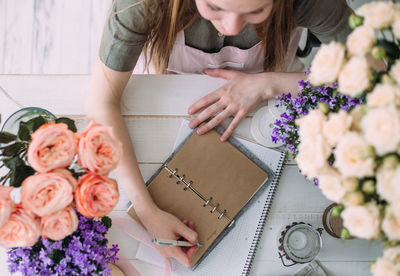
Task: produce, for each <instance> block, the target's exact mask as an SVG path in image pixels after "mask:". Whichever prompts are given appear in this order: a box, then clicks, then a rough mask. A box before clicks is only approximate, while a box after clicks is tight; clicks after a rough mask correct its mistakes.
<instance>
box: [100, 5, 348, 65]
mask: <svg viewBox="0 0 400 276" xmlns="http://www.w3.org/2000/svg"><path fill="white" fill-rule="evenodd" d="M145 2H146V1H144V0H113V6H112V8H111V11H110V14H109V17H108V19H107V22H106V25H105V27H104V32H103V38H102V41H101V46H100V53H99V56H100V59H101V61H102V62H103V63H104V64H105V65H106V66H107V67H109V68H111V69H113V70H116V71H122V72H123V71H130V70H132V69H133V68H134V67H135V64H136V62H137V59H138V57H139V55H140V53H141V51H142V48H143V45H144V43H145V42H146V39H147V34H146V30H145V29H144V28H145V27H144V23H143V22H144V17H145ZM351 13H352V10H351V9H350V7H348V6H347V4H346V3H345V1H341V0H295V1H294V17H295V20H294V21H295V26H296V27H298V26H301V27H305V28H308V29H309V30H310V31H311V32H312V33H313V34H314V35H315V36H316V37H317V38H318V39H319V40H320V41H321V42H322V43H328V42H330V41H331V40H338V41H342V42H345V40H346V37H347V35H348V34H349V33H350V32H351V29H350V28H349V26H348V24H347V20H348V17H349V16H350V14H351ZM184 33H185V43H186V45H188V46H190V47H193V48H196V49H198V50H202V51H204V52H207V53H215V52H218V51H219V50H220V49H221V48H222V47H224V46H235V47H238V48H241V49H249V48H251V47H252V46H254V45H255V44H257V43H258V42H259V41H260V39H259V38H258V37H257V35H256V32H255V29H254V25H252V24H248V25H247V26H246V27H245V28H243V30H242V31H241V32H240V33H239V34H238V35H235V36H219V35H218V31H217V30H216V29H215V27H214V26H213V24H212V23H211V22H210V21H208V20H206V19H204V18H202V17H201V16H199V17H198V18H197V20H196V21H195V22H194V23H193V24H192V25H191V26H190V27H188V28H187V29H185V31H184Z"/></svg>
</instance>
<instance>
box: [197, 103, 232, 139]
mask: <svg viewBox="0 0 400 276" xmlns="http://www.w3.org/2000/svg"><path fill="white" fill-rule="evenodd" d="M232 115H233V111H231V110H229V109H228V108H226V109H225V110H224V111H222V112H221V113H219V114H218V115H217V116H215V117H214V118H213V119H212V120H211V121H209V122H208V123H207V124H205V125H204V126H201V127H200V128H199V129H198V130H197V133H198V134H204V133H207V132H208V131H210V130H211V129H213V128H214V127H216V126H217V125H219V124H220V123H222V122H223V121H224V120H225V119H227V118H229V117H230V116H232Z"/></svg>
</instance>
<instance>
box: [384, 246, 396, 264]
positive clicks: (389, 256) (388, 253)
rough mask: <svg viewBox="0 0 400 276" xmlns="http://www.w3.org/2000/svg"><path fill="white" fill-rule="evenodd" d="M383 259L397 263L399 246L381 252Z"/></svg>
mask: <svg viewBox="0 0 400 276" xmlns="http://www.w3.org/2000/svg"><path fill="white" fill-rule="evenodd" d="M383 258H385V259H386V260H389V261H391V262H395V263H398V262H399V261H400V246H393V247H388V248H385V249H384V250H383Z"/></svg>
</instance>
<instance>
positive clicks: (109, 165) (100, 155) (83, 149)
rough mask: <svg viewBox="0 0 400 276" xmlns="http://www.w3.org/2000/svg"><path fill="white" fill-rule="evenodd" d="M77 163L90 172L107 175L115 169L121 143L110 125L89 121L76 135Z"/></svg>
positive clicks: (120, 151)
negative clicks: (82, 130) (85, 127)
mask: <svg viewBox="0 0 400 276" xmlns="http://www.w3.org/2000/svg"><path fill="white" fill-rule="evenodd" d="M78 139H79V141H78V155H79V164H80V165H81V166H82V167H84V168H86V169H88V170H89V171H91V172H94V173H97V174H100V175H107V174H108V173H109V172H110V171H112V170H113V169H115V168H116V167H117V165H118V162H119V160H120V158H121V156H122V144H121V142H119V141H118V140H117V139H116V138H115V137H114V135H113V133H112V129H111V127H106V126H101V125H98V124H96V123H94V122H92V121H91V122H90V124H89V126H88V127H87V129H86V130H85V131H84V132H82V133H81V134H79V137H78Z"/></svg>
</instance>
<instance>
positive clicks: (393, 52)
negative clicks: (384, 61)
mask: <svg viewBox="0 0 400 276" xmlns="http://www.w3.org/2000/svg"><path fill="white" fill-rule="evenodd" d="M377 45H379V46H382V47H383V48H384V49H385V51H386V56H388V57H389V58H390V59H392V60H395V59H398V58H399V57H400V49H399V46H397V45H396V43H394V42H390V41H387V40H383V39H379V40H378V43H377Z"/></svg>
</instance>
